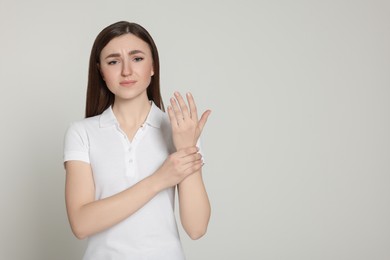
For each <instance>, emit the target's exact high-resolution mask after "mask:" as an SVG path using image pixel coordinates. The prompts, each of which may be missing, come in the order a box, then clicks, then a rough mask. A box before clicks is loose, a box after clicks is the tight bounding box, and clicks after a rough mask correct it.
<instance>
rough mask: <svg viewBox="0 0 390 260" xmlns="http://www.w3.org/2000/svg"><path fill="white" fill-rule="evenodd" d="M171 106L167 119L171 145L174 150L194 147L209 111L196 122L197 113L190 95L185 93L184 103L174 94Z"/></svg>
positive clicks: (179, 96) (177, 93)
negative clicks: (171, 138) (168, 120)
mask: <svg viewBox="0 0 390 260" xmlns="http://www.w3.org/2000/svg"><path fill="white" fill-rule="evenodd" d="M174 95H175V98H173V97H172V98H171V99H170V102H171V105H170V106H168V114H169V119H170V121H171V126H172V134H173V143H174V145H175V147H176V150H180V149H183V148H186V147H191V146H195V145H196V142H197V141H198V139H199V136H200V134H201V133H202V130H203V127H204V126H205V124H206V122H207V118H208V117H209V115H210V113H211V111H210V110H206V111H205V112H204V113H203V114H202V116H201V118H200V120H199V121H198V112H197V109H196V105H195V101H194V98H193V96H192V95H191V93H187V95H186V97H187V101H188V106H187V104H186V102H185V101H184V99H183V97H182V96H181V95H180V93H179V92H175V93H174Z"/></svg>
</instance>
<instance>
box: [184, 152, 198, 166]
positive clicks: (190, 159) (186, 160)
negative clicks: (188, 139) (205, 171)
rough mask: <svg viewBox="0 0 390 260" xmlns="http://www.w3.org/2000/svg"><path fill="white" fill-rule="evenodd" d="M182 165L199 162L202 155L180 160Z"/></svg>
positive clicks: (196, 154)
mask: <svg viewBox="0 0 390 260" xmlns="http://www.w3.org/2000/svg"><path fill="white" fill-rule="evenodd" d="M182 160H183V161H182V162H183V164H188V163H193V162H196V161H199V160H202V155H201V154H200V153H195V154H190V155H187V156H185V157H183V158H182Z"/></svg>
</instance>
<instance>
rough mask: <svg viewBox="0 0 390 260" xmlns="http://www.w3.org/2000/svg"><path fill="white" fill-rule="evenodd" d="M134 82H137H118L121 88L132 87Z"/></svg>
mask: <svg viewBox="0 0 390 260" xmlns="http://www.w3.org/2000/svg"><path fill="white" fill-rule="evenodd" d="M136 82H137V81H136V80H123V81H121V82H119V84H120V85H121V86H124V87H128V86H132V85H134V84H135V83H136Z"/></svg>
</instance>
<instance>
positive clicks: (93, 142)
mask: <svg viewBox="0 0 390 260" xmlns="http://www.w3.org/2000/svg"><path fill="white" fill-rule="evenodd" d="M174 151H175V149H174V146H173V142H172V132H171V126H170V122H169V118H168V117H167V115H166V114H165V113H163V112H162V111H161V110H160V109H159V108H158V107H157V106H156V105H155V104H154V103H153V102H152V106H151V109H150V112H149V114H148V117H147V119H146V121H145V123H144V124H143V125H142V127H141V128H140V129H139V130H138V131H137V133H136V135H135V136H134V138H133V140H132V141H131V142H130V141H129V139H128V138H127V136H126V134H125V133H124V132H123V131H122V130H121V129H120V128H119V123H118V121H117V119H116V118H115V115H114V113H113V111H112V108H111V107H109V108H108V109H106V110H105V111H104V112H103V113H102V114H101V115H98V116H94V117H90V118H86V119H83V120H81V121H78V122H74V123H72V124H71V126H70V127H69V129H68V131H67V133H66V135H65V143H64V161H70V160H79V161H83V162H86V163H89V164H90V165H91V168H92V171H93V178H94V181H95V191H96V193H95V198H96V200H99V199H103V198H106V197H109V196H111V195H114V194H116V193H118V192H121V191H123V190H125V189H127V188H129V187H131V186H132V185H134V184H135V183H137V182H139V181H140V180H142V179H144V178H145V177H147V176H149V175H151V174H153V173H154V172H155V171H156V170H157V169H158V168H159V167H160V166H161V165H162V163H163V162H164V161H165V159H166V158H167V157H168V155H169V154H171V153H172V152H174ZM174 195H175V190H174V188H169V189H166V190H163V191H161V192H160V193H158V194H157V195H156V196H155V197H154V198H153V199H152V200H151V201H149V202H148V203H147V204H146V205H144V206H143V207H142V208H141V209H140V210H138V211H137V212H135V213H134V214H133V215H131V216H130V217H128V218H127V219H125V220H124V221H122V222H120V223H118V224H117V225H115V226H113V227H111V228H109V229H107V230H105V231H103V232H100V233H98V234H95V235H93V236H91V237H89V239H88V246H87V250H86V252H85V255H84V258H83V259H84V260H110V259H112V260H122V259H123V260H125V259H126V260H129V259H134V260H182V259H185V257H184V253H183V250H182V246H181V243H180V239H179V234H178V230H177V225H176V220H175V214H174Z"/></svg>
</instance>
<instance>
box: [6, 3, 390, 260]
mask: <svg viewBox="0 0 390 260" xmlns="http://www.w3.org/2000/svg"><path fill="white" fill-rule="evenodd" d="M389 14H390V2H389V1H380V0H357V1H347V0H330V1H309V0H306V1H305V0H297V1H288V0H276V1H260V0H258V1H222V0H221V1H205V0H198V1H152V0H150V1H130V0H126V1H119V0H117V1H48V0H37V1H27V0H26V1H17V0H16V1H13V0H12V1H11V0H0V84H1V92H0V93H1V96H0V100H1V102H0V113H1V117H0V122H1V128H0V141H1V143H0V160H1V162H0V259H7V260H25V259H30V260H69V259H81V257H82V254H83V252H84V247H85V241H79V240H77V239H76V238H74V236H73V235H72V233H71V231H70V228H69V224H68V222H67V217H66V211H65V204H64V180H65V172H64V169H63V165H62V149H63V146H62V145H63V135H64V133H65V130H66V129H67V127H68V125H69V124H70V122H72V121H75V120H79V119H81V118H83V115H84V103H85V92H86V82H87V69H88V59H89V53H90V49H91V47H92V43H93V41H94V39H95V37H96V35H97V34H98V33H99V32H100V31H101V30H102V29H103V28H104V27H105V26H107V25H109V24H111V23H114V22H117V21H120V20H128V21H133V22H137V23H139V24H141V25H143V26H144V27H145V28H147V29H148V31H149V32H150V33H151V34H152V36H153V37H154V39H155V41H156V43H157V46H158V48H159V52H160V60H161V77H162V79H161V85H162V91H163V98H164V101H165V103H167V101H168V99H169V97H170V96H171V95H172V93H173V91H175V90H179V91H181V92H183V93H184V92H187V91H191V92H192V93H193V94H194V96H195V99H196V100H197V102H198V107H199V110H200V111H204V110H205V109H207V108H210V109H211V110H212V111H213V112H212V114H211V117H210V118H209V122H208V124H207V126H206V128H205V130H204V134H203V148H204V152H205V157H206V160H207V164H206V165H205V166H204V179H205V182H206V186H207V189H208V192H209V196H210V200H211V202H212V207H213V212H212V219H211V222H210V225H209V229H208V233H207V235H206V236H205V237H204V238H202V239H201V240H198V241H191V240H190V239H188V238H187V236H186V235H185V233H183V231H182V228H181V226H180V223H179V228H180V232H181V237H182V241H183V246H184V248H185V251H186V254H187V257H188V259H189V260H195V259H202V260H203V259H205V260H208V259H223V260H225V259H227V260H230V259H270V260H274V259H275V260H280V259H289V260H305V259H307V260H313V259H315V260H317V259H318V260H328V259H332V260H338V259H340V260H341V259H342V260H345V259H353V260H360V259H361V260H363V259H375V260H381V259H383V260H385V259H390V221H389V220H390V15H389Z"/></svg>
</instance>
